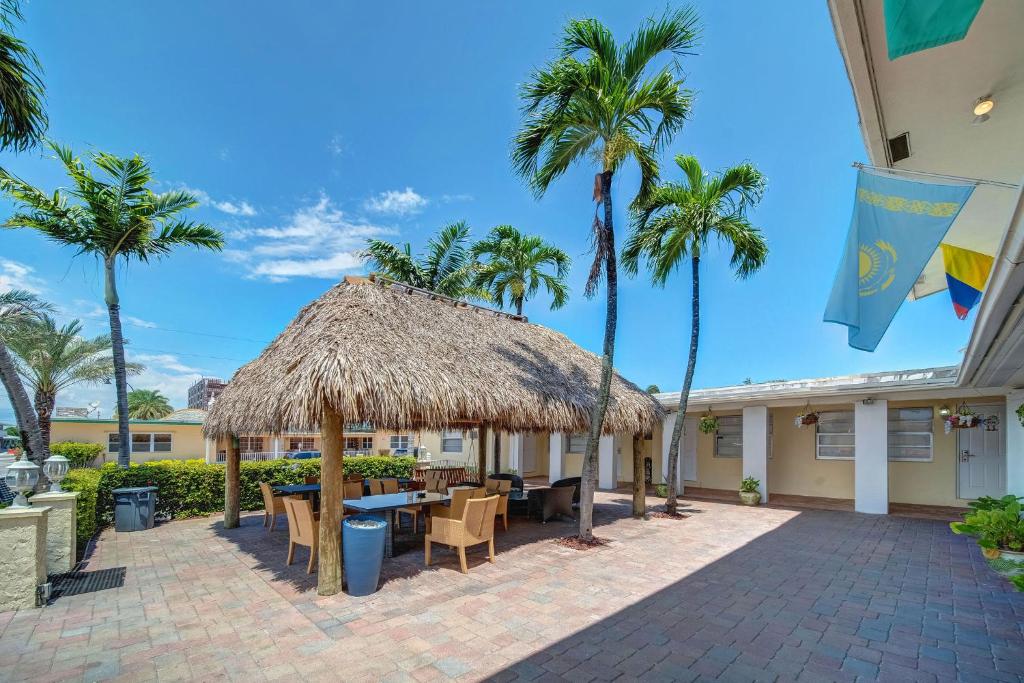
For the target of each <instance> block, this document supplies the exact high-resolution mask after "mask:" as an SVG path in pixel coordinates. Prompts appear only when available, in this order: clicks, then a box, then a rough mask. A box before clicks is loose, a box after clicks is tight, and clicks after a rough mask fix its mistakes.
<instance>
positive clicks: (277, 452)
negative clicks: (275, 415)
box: [274, 436, 281, 460]
mask: <svg viewBox="0 0 1024 683" xmlns="http://www.w3.org/2000/svg"><path fill="white" fill-rule="evenodd" d="M280 457H281V437H279V436H275V437H274V460H277V459H278V458H280Z"/></svg>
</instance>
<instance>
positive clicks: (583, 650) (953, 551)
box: [0, 493, 1024, 682]
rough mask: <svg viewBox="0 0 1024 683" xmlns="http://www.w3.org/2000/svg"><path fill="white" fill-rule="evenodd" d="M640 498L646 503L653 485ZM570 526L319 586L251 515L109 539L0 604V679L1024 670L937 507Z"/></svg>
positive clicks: (1009, 594)
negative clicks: (492, 548)
mask: <svg viewBox="0 0 1024 683" xmlns="http://www.w3.org/2000/svg"><path fill="white" fill-rule="evenodd" d="M656 502H657V501H656V500H655V499H654V498H651V499H649V503H650V504H651V505H654V504H656ZM688 511H689V517H688V518H687V519H685V520H682V521H675V520H664V519H652V520H649V521H645V522H641V521H635V520H632V519H630V518H629V516H628V515H629V498H628V496H626V495H624V494H617V493H599V494H598V505H597V507H596V524H597V527H596V533H597V534H598V535H599V536H601V537H603V538H606V539H609V540H610V541H611V543H610V544H609V545H607V546H604V547H602V548H599V549H596V550H590V551H586V552H580V551H575V550H569V549H566V548H563V547H561V546H559V545H557V544H556V543H555V542H554V541H553V540H552V539H553V538H555V537H558V536H564V535H568V534H570V533H571V532H572V531H573V529H574V525H573V524H572V523H570V522H568V521H566V522H551V523H548V524H547V525H544V526H542V525H540V524H537V523H534V522H527V521H525V520H523V519H517V518H513V519H512V527H511V529H510V531H509V532H507V533H506V532H503V531H499V532H498V543H497V545H498V557H497V562H496V564H493V565H492V564H489V563H487V561H486V559H485V555H484V553H483V551H482V549H479V550H475V551H471V553H470V573H469V575H462V574H461V573H459V571H458V562H457V560H456V558H455V555H454V554H453V553H451V552H449V551H446V550H441V551H438V552H436V553H435V555H436V557H437V558H438V563H437V564H436V565H435V566H434V567H430V568H424V567H423V566H422V559H423V554H422V550H421V549H417V550H414V551H410V552H407V553H405V554H403V555H400V556H399V557H396V558H394V559H393V560H390V561H386V562H385V567H384V571H385V583H384V585H383V587H382V588H381V590H380V591H379V592H378V593H376V594H375V595H373V596H370V597H366V598H351V597H348V596H346V595H338V596H334V597H330V598H320V597H318V596H317V595H316V592H315V590H313V586H314V582H315V576H314V577H307V576H306V574H305V569H304V566H305V559H306V555H305V554H304V550H303V549H300V550H299V551H298V552H297V557H296V560H297V561H296V564H295V565H293V566H292V567H290V568H287V569H286V568H285V567H284V559H285V552H286V546H287V530H286V529H285V528H283V526H282V527H279V528H278V530H276V531H274V532H272V533H267V532H266V531H265V530H264V529H263V527H262V526H261V516H260V515H246V516H244V517H243V520H242V527H241V528H239V529H234V530H230V531H225V530H224V529H223V528H222V526H221V521H220V519H219V518H209V519H196V520H186V521H177V522H171V523H168V524H164V525H161V526H159V527H157V528H156V529H154V530H152V531H149V532H139V533H134V534H120V535H116V534H114V533H112V532H110V531H107V532H105V533H104V534H103V536H102V537H101V539H100V541H99V543H98V544H97V547H96V550H95V552H94V554H93V555H92V557H91V559H90V561H89V566H88V567H87V569H89V570H96V569H103V568H114V567H126V568H127V571H126V576H125V580H124V585H123V586H122V587H119V588H113V589H110V590H105V591H100V592H95V593H89V594H84V595H76V596H69V597H62V598H60V599H58V600H57V601H56V602H55V603H54V604H52V605H51V606H49V607H46V608H43V609H41V610H28V611H21V612H16V613H6V614H0V680H2V681H16V680H36V681H45V680H88V681H96V680H105V679H121V680H131V681H140V680H161V681H163V680H217V679H230V680H245V681H253V680H269V679H283V678H295V677H299V676H301V677H302V678H303V679H305V680H307V681H311V680H313V681H315V680H346V681H347V680H367V681H369V680H418V681H427V680H444V679H449V678H459V679H464V680H477V679H481V678H488V677H493V678H494V679H496V680H512V679H541V680H556V679H565V680H573V681H584V680H593V679H598V680H610V679H614V678H617V677H621V679H623V680H630V679H638V678H643V679H644V680H659V679H660V680H696V679H701V680H711V679H717V680H725V681H746V680H775V679H778V680H795V679H799V680H850V681H852V680H855V679H858V678H860V679H865V680H866V679H883V680H885V679H889V680H900V681H903V682H905V681H918V680H925V681H933V680H940V679H947V680H948V679H952V678H957V677H959V678H962V679H964V680H999V681H1018V680H1022V676H1024V594H1022V593H1016V592H1014V591H1013V589H1012V587H1011V586H1010V585H1009V584H1008V583H1007V582H1006V581H1004V580H1003V579H1002V578H1000V577H998V576H997V575H996V574H994V573H993V572H992V571H991V570H990V569H989V568H988V566H987V565H986V564H985V563H984V561H983V560H982V559H981V557H980V555H979V553H978V552H977V550H976V548H975V547H974V545H973V543H972V542H971V541H970V540H969V539H966V538H963V537H959V536H954V535H953V534H951V533H950V532H949V530H948V527H947V526H946V525H945V524H944V523H942V522H938V521H934V520H925V519H910V518H902V517H875V516H869V515H861V514H856V513H851V512H842V511H829V510H796V509H784V508H757V509H752V508H745V507H742V506H738V505H731V504H727V503H724V502H717V501H691V502H690V507H689V508H688Z"/></svg>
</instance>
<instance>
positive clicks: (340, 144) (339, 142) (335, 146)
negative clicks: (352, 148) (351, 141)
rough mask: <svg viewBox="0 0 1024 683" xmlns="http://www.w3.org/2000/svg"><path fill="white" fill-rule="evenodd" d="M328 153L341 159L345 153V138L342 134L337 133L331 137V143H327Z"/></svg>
mask: <svg viewBox="0 0 1024 683" xmlns="http://www.w3.org/2000/svg"><path fill="white" fill-rule="evenodd" d="M327 151H329V152H330V153H331V154H333V155H334V156H336V157H340V156H341V155H342V154H344V153H345V138H343V137H342V136H341V133H335V134H334V135H332V136H331V139H330V141H329V142H328V143H327Z"/></svg>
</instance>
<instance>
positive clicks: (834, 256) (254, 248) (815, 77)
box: [0, 1, 972, 415]
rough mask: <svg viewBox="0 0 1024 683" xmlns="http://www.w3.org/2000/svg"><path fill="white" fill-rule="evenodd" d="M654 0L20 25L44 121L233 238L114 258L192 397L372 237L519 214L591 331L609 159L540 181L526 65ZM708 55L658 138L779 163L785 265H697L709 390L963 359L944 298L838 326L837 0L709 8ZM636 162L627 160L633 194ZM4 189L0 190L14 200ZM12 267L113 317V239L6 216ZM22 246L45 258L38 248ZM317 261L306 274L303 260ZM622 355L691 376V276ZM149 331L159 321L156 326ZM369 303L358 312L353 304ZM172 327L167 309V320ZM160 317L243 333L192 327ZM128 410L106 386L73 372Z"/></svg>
mask: <svg viewBox="0 0 1024 683" xmlns="http://www.w3.org/2000/svg"><path fill="white" fill-rule="evenodd" d="M664 8H665V4H664V3H663V2H634V3H620V2H603V3H593V2H589V3H584V2H569V3H550V2H539V1H535V2H523V3H479V2H468V1H467V2H452V3H445V4H443V5H441V4H437V3H402V4H401V5H400V6H392V5H386V4H381V3H345V5H344V6H342V4H341V3H321V2H296V3H280V2H245V3H242V2H213V3H209V2H174V3H159V4H158V3H149V2H147V3H136V2H105V3H103V4H102V5H97V4H95V3H43V2H32V3H30V4H28V5H27V6H26V8H25V10H26V11H25V14H26V24H25V25H23V26H21V27H19V30H18V32H19V35H21V36H22V37H23V38H25V39H26V40H27V42H28V43H29V44H30V45H31V46H32V47H33V48H34V49H35V50H36V51H37V53H38V56H39V58H40V60H41V61H42V63H43V65H44V67H45V82H46V86H47V91H48V110H49V115H50V119H51V128H50V135H51V136H52V137H53V138H55V139H56V140H59V141H61V142H63V143H65V144H70V145H72V146H73V147H74V148H75V149H76V150H80V151H84V150H86V149H87V148H89V147H90V146H92V147H95V148H98V149H102V150H107V151H111V152H115V153H119V154H128V153H132V152H139V153H142V154H144V155H145V156H146V157H148V158H149V160H150V161H151V162H152V165H153V167H154V169H155V171H156V173H157V177H158V178H160V179H161V181H162V182H163V183H164V186H165V187H168V188H170V187H175V186H187V187H190V188H193V189H195V190H198V191H201V194H202V196H203V198H204V200H205V202H204V205H203V206H202V207H201V208H200V209H198V210H196V211H195V212H194V216H195V218H197V219H202V220H205V221H207V222H209V223H211V224H213V225H215V226H217V227H219V228H221V229H222V230H224V231H225V232H226V233H227V234H228V235H229V244H228V247H229V249H228V251H227V252H226V253H225V254H199V253H194V252H190V251H182V252H179V253H175V254H174V255H172V256H171V257H169V258H167V259H165V260H163V261H161V262H159V263H155V264H151V265H148V266H146V265H139V264H132V265H131V266H130V267H129V268H128V269H127V271H122V273H121V276H122V280H121V282H122V285H121V291H122V303H123V310H124V313H125V315H126V316H132V317H133V318H134V321H133V320H132V319H128V321H129V324H128V325H127V327H126V330H127V334H128V336H129V337H130V341H131V349H132V353H133V354H134V355H135V356H136V357H138V358H141V359H142V360H143V361H144V362H146V363H147V365H149V367H150V370H149V372H148V373H147V374H146V375H145V376H143V377H139V378H135V379H134V380H133V381H132V384H133V385H134V386H136V387H139V386H146V387H150V386H156V387H157V388H161V389H163V390H164V391H165V392H166V393H168V394H169V395H170V396H171V398H172V399H173V402H174V403H175V404H176V405H180V404H182V403H183V402H184V388H185V387H186V386H187V385H188V383H189V382H190V381H191V379H192V378H193V377H194V376H195V373H199V372H201V373H204V374H214V375H222V376H229V375H231V373H232V372H233V371H234V370H235V369H236V368H237V367H238V366H239V365H240V364H241V363H243V362H245V361H247V360H248V359H251V358H252V357H254V356H255V355H256V354H257V353H258V352H259V351H260V349H261V348H262V347H263V345H264V343H265V342H266V341H267V340H270V339H272V338H273V337H274V335H275V334H276V333H278V332H279V331H280V330H281V329H282V328H283V327H284V326H285V325H286V324H287V323H288V322H289V321H290V320H291V319H292V317H293V316H294V315H295V314H296V312H297V311H298V309H299V308H300V307H301V306H302V305H304V304H305V303H307V302H308V301H310V300H311V299H313V298H315V297H316V296H318V295H319V294H320V293H322V292H323V291H324V290H326V289H327V288H328V287H330V286H331V285H332V284H333V283H334V282H335V281H336V280H337V279H338V277H339V276H340V275H341V274H344V273H345V272H360V270H361V269H360V268H359V267H358V266H356V267H348V266H350V262H351V257H350V255H349V254H350V252H351V251H352V250H353V249H356V248H358V247H359V246H361V244H362V242H363V239H364V236H365V235H368V234H384V235H390V236H391V238H392V239H395V240H401V241H406V240H408V241H411V242H412V243H413V245H414V246H416V247H419V246H421V245H422V244H423V242H424V241H425V239H426V238H427V237H428V236H429V235H430V234H431V233H432V232H433V231H434V230H435V229H436V228H437V227H439V226H440V225H442V224H444V223H446V222H449V221H454V220H458V219H465V220H467V221H468V222H469V223H470V225H472V226H473V228H474V233H475V234H476V235H481V234H483V233H484V232H485V231H486V230H488V229H489V228H490V227H491V226H493V225H496V224H499V223H511V224H514V225H516V226H517V227H519V228H520V229H522V230H524V231H528V232H532V233H539V234H541V235H543V236H544V237H546V238H547V239H549V240H551V241H552V242H554V243H556V244H558V245H560V246H561V247H562V248H564V249H565V250H566V251H567V252H569V253H570V254H571V255H572V256H573V258H574V260H575V264H574V268H573V272H572V276H571V284H572V290H573V296H572V300H571V302H570V304H569V305H568V306H567V307H566V308H565V309H563V310H560V311H555V312H552V311H549V310H547V306H548V301H547V300H546V297H544V296H541V297H540V298H539V299H537V300H535V301H531V302H528V303H527V307H526V313H527V314H528V315H529V316H530V318H531V320H532V321H534V322H538V323H540V324H544V325H548V326H551V327H554V328H556V329H558V330H561V331H562V332H564V333H566V334H567V335H569V336H570V337H571V338H572V339H573V340H574V341H576V342H577V343H578V344H581V345H582V346H584V347H586V348H589V349H591V350H593V351H599V350H600V347H601V335H602V330H603V321H604V303H603V292H602V294H601V295H600V296H599V297H598V298H596V299H595V300H592V301H588V300H586V299H584V298H583V297H582V295H581V291H582V284H583V281H584V278H585V275H586V270H587V266H588V263H589V255H588V253H587V250H588V235H589V230H590V221H591V218H592V216H593V205H592V203H591V199H590V194H591V183H592V177H593V172H594V169H592V168H579V169H576V170H574V171H573V172H571V173H569V174H568V175H566V176H565V177H564V178H563V179H561V180H559V181H558V182H557V183H556V184H555V185H554V186H553V187H552V189H551V190H550V192H549V193H548V194H547V196H545V197H544V198H543V199H542V200H540V201H537V200H536V199H534V197H533V196H532V195H531V193H530V192H529V191H528V190H527V189H526V187H525V185H524V183H523V182H522V181H521V180H520V179H519V178H517V177H516V176H515V175H513V173H512V171H511V167H510V164H509V160H508V151H509V144H510V139H511V137H512V136H513V134H514V132H515V130H516V128H517V125H518V122H519V110H518V106H519V103H518V100H517V84H519V83H521V82H522V81H523V80H525V79H526V78H527V76H528V74H529V72H530V70H531V68H532V67H534V66H536V65H540V64H542V63H543V62H545V61H546V60H547V59H548V58H550V57H551V56H552V54H553V47H554V45H555V44H556V41H557V40H558V35H559V31H560V28H561V26H562V25H563V23H564V21H565V20H566V18H567V17H570V16H588V15H589V16H595V17H597V18H599V19H601V20H602V21H603V22H605V23H606V24H607V25H608V26H610V27H611V28H612V30H613V31H614V32H615V34H616V36H617V37H619V38H620V39H625V38H626V36H628V34H629V32H630V31H631V30H632V29H633V28H634V27H636V26H638V25H639V23H640V22H641V21H642V20H643V19H644V18H645V17H646V16H649V15H651V14H660V13H661V12H662V11H663V10H664ZM697 8H698V10H699V13H700V15H701V18H702V23H703V26H704V33H703V39H702V41H701V46H700V48H699V50H698V54H696V55H695V56H692V57H686V58H684V59H683V60H682V64H683V66H684V68H685V71H686V73H687V77H688V83H689V86H690V87H691V88H692V89H694V90H695V91H696V99H695V106H694V110H693V117H692V120H691V121H690V122H689V123H688V124H687V125H686V126H685V127H684V129H683V131H682V132H681V134H679V135H678V136H677V137H676V139H675V141H674V142H673V143H672V145H671V148H670V150H669V151H668V152H666V154H665V160H666V161H667V163H665V164H664V165H663V169H664V171H663V173H664V175H665V176H666V177H669V178H673V177H677V175H678V173H677V170H674V169H675V167H674V164H671V162H668V160H670V159H671V157H672V156H673V155H675V154H676V153H680V152H686V153H691V154H695V155H697V157H699V158H700V159H701V161H702V162H703V164H704V165H705V167H706V168H708V169H716V168H720V167H722V166H725V165H727V164H734V163H737V162H740V161H743V160H750V161H752V162H754V163H755V164H756V165H757V166H758V167H760V168H761V170H763V171H764V172H765V174H766V175H767V176H768V178H769V182H770V185H769V190H768V193H767V195H766V197H765V199H764V201H763V203H762V204H761V206H760V207H759V208H758V209H757V211H756V212H755V213H754V215H753V218H754V219H755V220H756V222H757V223H758V224H759V225H760V226H761V227H762V228H763V229H764V232H765V234H766V235H767V237H768V240H769V241H770V244H771V250H772V252H771V257H770V260H769V263H768V265H767V267H766V268H765V269H764V270H763V271H762V272H761V273H759V274H758V275H756V276H755V277H754V278H752V279H750V280H748V281H736V280H734V278H733V277H732V274H731V273H730V271H729V269H728V263H727V258H726V257H725V255H723V254H719V253H714V252H713V253H711V254H710V255H709V256H708V257H707V258H706V259H705V261H704V271H703V287H702V305H703V333H702V337H701V352H700V358H699V363H698V367H697V376H696V381H695V385H696V386H718V385H724V384H730V383H738V382H741V381H743V379H744V378H746V377H751V378H752V379H753V380H755V381H761V380H768V379H775V378H791V379H792V378H799V377H815V376H824V375H832V374H845V373H853V372H865V371H873V370H885V369H899V368H908V367H920V366H930V365H939V364H947V363H955V362H957V361H958V360H959V358H960V349H962V347H963V346H965V345H966V342H967V339H968V335H969V331H970V325H971V324H972V323H971V322H970V321H969V322H961V321H958V320H957V319H956V318H955V317H954V315H953V313H952V310H951V306H950V303H949V301H948V297H947V295H946V294H945V293H943V294H939V295H936V296H933V297H930V298H928V299H926V300H924V301H920V302H916V303H912V304H905V305H904V307H903V309H902V310H901V311H900V313H899V315H898V316H897V318H896V321H895V322H894V324H893V326H892V328H891V329H890V331H889V333H888V335H887V336H886V338H885V339H884V340H883V341H882V343H881V345H880V346H879V347H878V350H877V351H876V352H875V353H864V352H861V351H856V350H853V349H851V348H849V347H848V346H847V345H846V331H845V328H841V327H839V326H836V325H827V324H825V323H823V322H822V321H821V317H822V311H823V308H824V304H825V301H826V298H827V296H828V292H829V288H830V287H831V282H832V277H833V274H834V270H835V267H836V264H837V262H838V258H839V253H840V250H841V248H842V244H843V240H844V238H845V234H846V230H847V226H848V220H849V215H850V208H851V200H852V192H853V188H854V172H853V170H852V169H851V168H850V162H852V161H854V160H864V159H865V154H864V150H863V145H862V142H861V138H860V133H859V130H858V127H857V116H856V111H855V109H854V106H853V100H852V96H851V93H850V87H849V83H848V81H847V78H846V74H845V72H844V69H843V64H842V59H841V57H840V55H839V52H838V49H837V47H836V44H835V39H834V37H833V33H832V26H831V23H830V21H829V17H828V12H827V8H826V5H825V3H823V2H817V3H755V2H747V3H718V2H704V3H698V4H697ZM2 156H3V159H2V162H0V163H3V164H4V166H5V167H7V168H9V169H11V170H13V171H15V172H16V173H18V174H20V175H22V176H23V177H26V178H28V179H29V180H31V181H33V182H35V183H37V184H39V185H41V186H43V187H45V188H49V189H52V188H53V187H55V186H56V185H58V184H61V183H63V182H64V179H63V177H62V176H61V174H60V172H59V169H58V167H57V164H56V162H54V161H52V160H50V159H44V158H42V157H41V155H40V154H39V153H31V154H22V155H17V156H15V155H12V154H9V153H5V154H4V155H2ZM636 184H637V173H636V171H635V169H632V168H631V169H628V170H627V171H626V172H624V173H623V174H622V175H621V176H620V177H619V179H618V187H617V190H616V195H615V199H616V200H617V202H618V206H619V207H620V208H619V209H618V211H617V214H616V220H617V227H618V239H619V241H620V244H621V241H622V239H623V236H624V232H625V227H626V216H625V214H624V212H623V210H622V207H624V206H625V205H626V204H627V203H628V200H629V199H630V198H631V197H632V196H633V194H634V193H635V191H636ZM9 208H10V207H9V204H6V203H5V204H4V205H3V207H2V210H4V211H6V210H9ZM0 240H3V252H2V253H3V256H2V258H3V259H5V260H4V261H3V262H2V263H0V266H2V272H0V284H4V285H7V286H10V284H11V283H12V282H20V283H21V284H23V285H28V286H31V287H33V288H35V289H36V290H38V291H40V292H41V293H42V294H43V295H44V296H45V297H46V298H48V299H50V300H51V301H53V302H55V303H57V304H59V305H60V306H61V307H62V308H63V309H64V310H66V311H68V312H69V313H73V314H74V315H77V316H80V317H84V318H85V319H86V320H88V321H89V325H88V329H89V331H90V332H93V333H100V332H102V331H104V329H105V320H104V317H103V314H102V311H100V310H99V309H97V307H98V306H99V305H101V304H102V294H103V292H102V289H103V288H102V279H101V274H100V272H99V269H98V268H97V265H96V263H95V262H94V261H92V260H90V259H88V258H78V259H74V260H72V254H71V252H70V251H69V250H67V249H63V248H60V247H57V246H55V245H52V244H48V243H46V242H44V240H43V239H42V238H40V237H39V236H37V235H35V234H33V233H31V232H27V231H18V232H14V231H6V232H3V233H0ZM25 267H28V268H31V269H32V270H31V272H28V273H26V272H25V270H24V268H25ZM310 275H312V276H310ZM621 288H622V289H621V293H620V299H619V301H620V316H619V333H618V349H617V353H616V366H617V367H618V369H619V370H620V371H621V372H622V373H623V374H624V375H625V376H627V377H628V378H630V379H632V380H634V381H635V382H637V383H639V384H641V385H646V384H648V383H652V382H653V383H657V384H658V385H660V386H661V387H662V389H663V390H674V389H678V387H679V385H680V383H681V380H682V371H683V367H684V353H685V349H686V346H687V343H688V334H689V322H690V320H689V307H690V286H689V281H688V277H686V276H685V274H684V275H681V276H679V277H677V278H675V279H674V280H673V281H672V282H671V283H670V284H669V286H668V287H666V288H665V289H663V290H661V289H652V288H651V287H650V286H649V283H648V281H647V280H646V279H645V278H643V277H641V278H638V279H636V280H633V281H629V280H623V281H622V282H621ZM154 325H155V326H156V327H153V326H154ZM353 325H358V321H353ZM160 328H165V329H160ZM169 330H185V331H191V332H196V333H205V334H214V335H224V336H227V337H238V338H239V339H226V338H219V337H207V336H200V335H199V334H186V333H182V332H172V331H169ZM91 398H98V399H99V400H101V402H102V403H103V408H102V409H103V412H104V415H106V414H109V411H110V408H111V407H112V403H113V398H112V391H111V387H109V386H107V387H99V388H94V389H76V390H74V391H72V392H68V393H67V395H65V396H62V397H60V398H59V399H58V405H82V404H84V402H85V401H86V400H88V399H91Z"/></svg>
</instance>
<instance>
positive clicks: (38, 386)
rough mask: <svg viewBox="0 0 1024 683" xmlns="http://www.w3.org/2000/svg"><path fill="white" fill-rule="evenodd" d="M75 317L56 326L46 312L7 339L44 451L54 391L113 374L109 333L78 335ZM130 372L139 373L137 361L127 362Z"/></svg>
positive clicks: (48, 437) (46, 445) (79, 326)
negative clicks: (29, 392) (27, 391)
mask: <svg viewBox="0 0 1024 683" xmlns="http://www.w3.org/2000/svg"><path fill="white" fill-rule="evenodd" d="M81 332H82V323H81V322H80V321H78V320H72V321H71V322H69V323H67V324H65V325H60V324H58V323H57V321H56V320H54V319H53V318H51V317H50V316H49V315H43V316H42V317H41V318H40V319H39V320H37V321H33V322H28V323H26V324H25V325H23V326H22V328H21V330H20V332H19V334H18V335H17V336H15V337H14V338H12V339H11V341H10V347H11V350H12V351H14V353H15V355H16V356H17V361H18V372H19V373H20V374H21V376H22V378H23V379H24V381H25V383H26V384H27V385H28V387H29V388H30V389H31V390H32V392H33V394H34V396H33V398H34V402H35V410H36V417H37V418H38V420H39V432H40V435H41V436H42V441H43V449H44V452H48V451H49V446H50V420H51V418H52V417H53V408H54V406H55V405H56V403H57V394H58V392H61V391H63V390H65V389H67V388H68V387H72V386H74V385H76V384H97V383H99V382H105V381H107V382H109V381H110V379H111V378H112V377H113V375H114V363H113V361H112V359H111V357H110V346H111V343H110V335H106V334H103V335H100V336H98V337H93V338H92V339H86V338H84V337H82V336H81ZM126 367H127V371H128V372H129V373H130V374H137V373H139V372H142V369H143V368H142V366H141V365H139V364H138V363H128V364H127V366H126Z"/></svg>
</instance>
